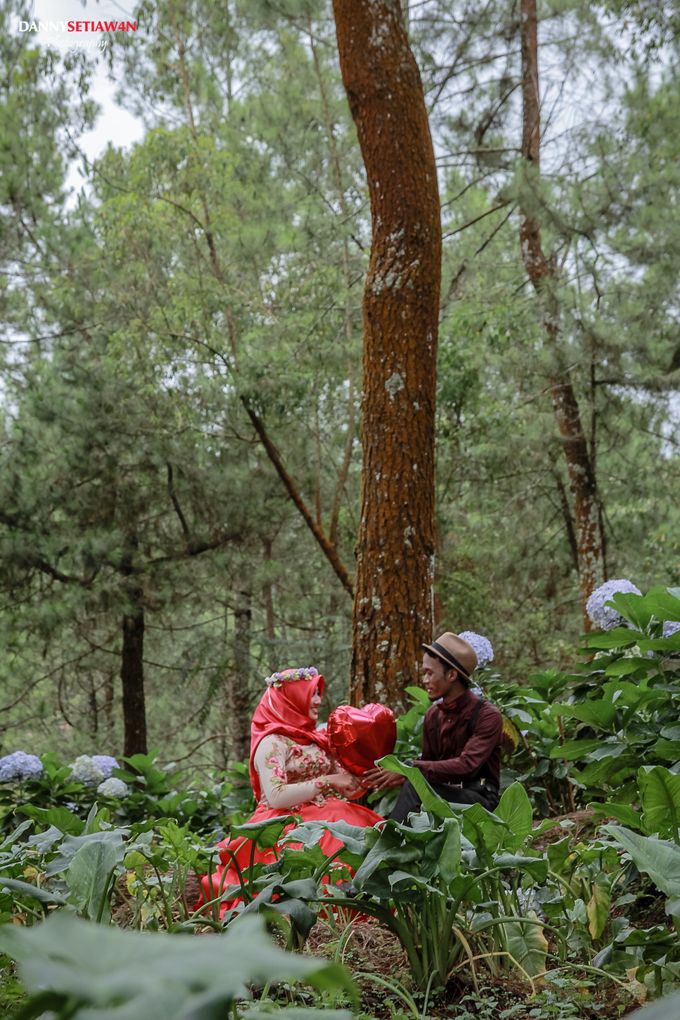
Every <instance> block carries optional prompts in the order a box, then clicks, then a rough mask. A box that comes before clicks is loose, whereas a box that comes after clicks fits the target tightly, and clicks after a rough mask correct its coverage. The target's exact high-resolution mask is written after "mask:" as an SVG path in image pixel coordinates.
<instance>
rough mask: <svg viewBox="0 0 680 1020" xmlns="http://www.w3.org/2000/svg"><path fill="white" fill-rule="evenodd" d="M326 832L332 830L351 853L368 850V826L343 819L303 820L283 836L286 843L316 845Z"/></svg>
mask: <svg viewBox="0 0 680 1020" xmlns="http://www.w3.org/2000/svg"><path fill="white" fill-rule="evenodd" d="M324 832H330V834H331V835H332V836H335V838H336V839H339V840H340V842H341V843H344V845H345V846H346V847H347V849H348V850H349V851H350V853H351V854H355V855H357V856H363V854H365V852H366V828H365V827H363V826H360V825H350V823H349V822H343V821H342V820H340V821H337V822H316V821H312V822H302V823H301V824H300V825H297V826H296V827H295V828H294V829H291V830H290V831H289V832H287V833H286V834H285V836H284V837H283V839H284V841H285V842H286V843H302V845H303V846H305V847H309V846H315V845H316V844H317V843H318V842H319V841H320V839H321V837H322V836H323V834H324Z"/></svg>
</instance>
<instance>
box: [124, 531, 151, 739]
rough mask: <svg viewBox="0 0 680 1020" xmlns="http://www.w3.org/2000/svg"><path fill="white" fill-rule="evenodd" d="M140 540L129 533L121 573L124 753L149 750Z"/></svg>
mask: <svg viewBox="0 0 680 1020" xmlns="http://www.w3.org/2000/svg"><path fill="white" fill-rule="evenodd" d="M137 545H138V541H137V536H136V535H130V536H128V540H127V548H126V549H125V552H124V555H123V561H122V564H121V573H122V574H123V576H124V577H126V578H127V598H128V605H127V609H126V612H125V613H124V614H123V620H122V629H123V652H122V657H121V665H120V679H121V684H122V688H123V746H124V750H123V754H124V755H125V756H126V757H129V756H130V755H132V754H146V753H147V740H146V704H145V699H144V589H143V587H142V585H141V583H140V582H139V580H138V579H135V578H134V577H133V567H134V557H135V551H136V549H137Z"/></svg>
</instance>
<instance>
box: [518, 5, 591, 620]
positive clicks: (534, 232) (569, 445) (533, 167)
mask: <svg viewBox="0 0 680 1020" xmlns="http://www.w3.org/2000/svg"><path fill="white" fill-rule="evenodd" d="M521 50H522V156H523V158H524V160H525V174H526V180H525V182H524V189H523V194H522V198H521V200H520V212H521V217H520V245H521V251H522V258H523V260H524V267H525V269H526V272H527V275H528V276H529V279H530V280H531V283H532V285H533V287H534V289H535V291H536V293H537V295H538V296H539V298H540V299H541V302H542V306H543V326H544V329H545V334H546V337H547V341H548V347H549V349H550V351H551V352H552V357H553V365H554V368H553V370H552V371H551V374H550V377H549V385H550V396H551V400H552V405H553V411H554V413H555V419H556V422H557V427H558V429H559V433H560V436H561V439H562V447H563V449H564V455H565V459H566V462H567V471H568V475H569V484H570V487H571V492H572V496H573V500H574V514H573V518H574V527H575V532H576V545H577V561H578V575H579V591H580V600H581V613H582V616H583V625H584V627H585V629H586V630H589V629H590V620H589V619H588V615H587V613H586V609H585V606H586V602H587V600H588V596H589V595H590V593H591V592H592V590H593V588H594V587H596V586H597V585H598V584H599V583H600V582H601V581H602V580H604V573H605V572H604V559H603V537H602V528H601V521H602V517H601V510H600V506H599V501H598V494H597V486H596V479H595V469H594V464H593V461H592V459H591V455H590V452H589V450H588V441H587V438H586V434H585V431H584V429H583V426H582V422H581V415H580V411H579V405H578V398H577V396H576V391H575V389H574V386H573V384H572V381H571V377H570V375H569V371H568V369H567V368H566V367H565V365H564V363H563V358H562V357H561V354H560V305H559V301H558V298H557V294H556V286H557V270H556V267H555V263H554V260H553V259H551V258H548V257H547V256H546V254H545V252H544V250H543V246H542V241H541V226H540V222H539V220H538V218H537V215H536V212H535V208H536V205H537V203H536V197H535V196H534V200H533V201H528V195H529V189H530V187H531V183H532V181H533V182H534V183H535V184H536V185H538V184H539V183H540V173H541V163H540V157H541V112H540V93H539V66H538V28H537V17H536V0H521Z"/></svg>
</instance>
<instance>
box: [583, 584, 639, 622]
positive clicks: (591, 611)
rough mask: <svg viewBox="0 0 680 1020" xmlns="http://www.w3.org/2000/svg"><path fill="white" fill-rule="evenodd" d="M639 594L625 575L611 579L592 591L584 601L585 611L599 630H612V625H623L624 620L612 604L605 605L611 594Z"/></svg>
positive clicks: (637, 589)
mask: <svg viewBox="0 0 680 1020" xmlns="http://www.w3.org/2000/svg"><path fill="white" fill-rule="evenodd" d="M618 594H623V595H629V594H632V595H641V594H642V592H641V591H640V589H639V588H638V587H637V586H636V585H634V584H633V582H632V581H628V580H626V578H625V577H619V578H617V579H615V580H613V581H605V582H604V584H601V585H600V587H599V588H596V589H595V591H594V592H592V594H591V596H590V598H589V599H588V601H587V602H586V612H587V614H588V616H589V618H590V620H591V621H592V622H593V623H594V624H595V626H596V627H599V628H600V630H613V629H614V627H621V626H625V624H626V621H625V619H624V618H623V616H621V614H620V613H618V612H617V611H616V610H615V609H614V608H613V607H612V606H607V605H605V603H606V602H609V600H610V599H611V598H612V596H613V595H618Z"/></svg>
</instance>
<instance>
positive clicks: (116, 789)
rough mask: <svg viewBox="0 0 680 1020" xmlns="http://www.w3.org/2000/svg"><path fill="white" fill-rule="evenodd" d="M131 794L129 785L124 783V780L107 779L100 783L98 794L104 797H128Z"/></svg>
mask: <svg viewBox="0 0 680 1020" xmlns="http://www.w3.org/2000/svg"><path fill="white" fill-rule="evenodd" d="M129 792H130V787H129V786H128V785H127V783H124V782H123V780H122V779H116V778H115V777H112V778H111V779H105V780H104V782H103V783H100V784H99V786H98V787H97V793H100V794H101V795H102V797H127V795H128V793H129Z"/></svg>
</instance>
